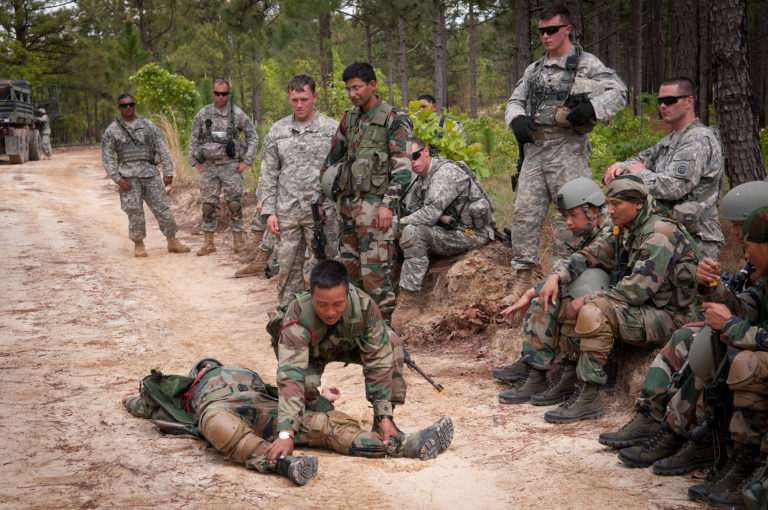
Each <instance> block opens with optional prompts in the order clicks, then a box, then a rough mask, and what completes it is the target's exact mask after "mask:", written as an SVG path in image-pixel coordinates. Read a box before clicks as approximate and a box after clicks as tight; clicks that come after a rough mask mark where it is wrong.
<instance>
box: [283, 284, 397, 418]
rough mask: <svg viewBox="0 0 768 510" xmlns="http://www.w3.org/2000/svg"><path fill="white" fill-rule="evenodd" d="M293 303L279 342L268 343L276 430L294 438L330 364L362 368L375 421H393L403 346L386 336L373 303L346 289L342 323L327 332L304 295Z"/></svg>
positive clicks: (305, 294)
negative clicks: (273, 357)
mask: <svg viewBox="0 0 768 510" xmlns="http://www.w3.org/2000/svg"><path fill="white" fill-rule="evenodd" d="M296 297H297V299H296V300H294V301H293V302H292V303H291V304H290V305H288V310H287V312H286V314H285V317H284V320H283V326H282V329H281V330H280V335H279V339H275V338H273V347H274V348H275V351H276V353H277V361H278V367H277V385H278V388H279V393H280V404H279V410H278V423H277V430H293V431H294V432H298V430H299V424H300V423H302V422H303V421H304V419H305V409H307V408H310V409H311V408H313V407H315V403H316V401H317V399H318V395H319V393H318V391H317V388H318V387H319V386H320V378H321V377H322V375H323V371H324V370H325V365H327V364H328V363H330V362H333V361H339V362H343V363H356V364H359V365H362V367H363V376H364V377H365V394H366V398H367V399H368V401H369V402H371V404H372V405H373V415H374V418H377V417H379V416H392V412H393V407H394V406H393V404H403V403H404V402H405V390H406V385H405V379H404V378H403V356H404V353H403V343H402V340H401V339H400V337H398V336H397V335H396V334H394V333H393V332H392V331H391V330H388V328H387V326H386V324H385V323H384V321H383V320H382V319H381V315H380V314H379V309H378V307H377V306H376V303H374V302H373V300H372V299H371V298H370V297H369V296H368V295H367V294H365V293H364V292H362V291H360V290H358V289H356V288H355V287H353V286H350V288H349V294H348V297H347V307H346V309H345V310H344V315H343V317H342V318H341V319H340V320H339V322H337V323H336V324H334V325H333V326H327V325H326V324H325V323H324V322H323V321H322V320H321V319H320V318H319V317H317V315H316V314H315V312H314V309H313V308H312V301H311V299H312V297H311V295H310V294H309V292H305V293H303V294H299V295H297V296H296Z"/></svg>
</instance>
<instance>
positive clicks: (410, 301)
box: [392, 287, 424, 331]
mask: <svg viewBox="0 0 768 510" xmlns="http://www.w3.org/2000/svg"><path fill="white" fill-rule="evenodd" d="M423 306H424V299H423V297H422V295H421V292H420V291H411V290H406V289H404V288H402V287H401V288H400V292H399V293H398V295H397V306H396V307H395V311H394V312H393V313H392V328H393V329H395V331H399V330H400V329H401V328H403V327H405V325H406V324H408V323H409V322H410V321H412V320H413V319H414V318H416V316H417V315H418V314H419V313H421V309H422V307H423Z"/></svg>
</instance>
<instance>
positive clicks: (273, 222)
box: [267, 214, 280, 236]
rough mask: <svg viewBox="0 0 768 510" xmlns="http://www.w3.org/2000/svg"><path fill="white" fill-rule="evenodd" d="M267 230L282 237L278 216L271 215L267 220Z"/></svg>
mask: <svg viewBox="0 0 768 510" xmlns="http://www.w3.org/2000/svg"><path fill="white" fill-rule="evenodd" d="M267 228H268V229H269V231H270V232H272V234H273V235H276V236H279V235H280V225H279V224H278V222H277V216H276V215H274V214H270V215H269V217H268V218H267Z"/></svg>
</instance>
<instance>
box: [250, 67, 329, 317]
mask: <svg viewBox="0 0 768 510" xmlns="http://www.w3.org/2000/svg"><path fill="white" fill-rule="evenodd" d="M287 88H288V99H289V102H290V105H291V110H293V115H289V116H288V117H284V118H282V119H280V120H278V121H277V122H275V124H274V125H273V126H272V128H270V130H269V133H268V134H267V137H266V138H265V139H264V145H263V147H262V149H261V178H260V179H259V190H260V191H261V194H260V195H259V198H260V199H261V201H262V209H261V215H262V216H266V217H267V228H268V229H269V232H270V233H271V234H273V235H275V236H278V239H279V241H280V248H279V249H278V250H277V253H278V254H277V263H278V265H279V266H280V276H279V278H278V281H277V297H278V300H279V301H280V304H281V305H285V304H288V302H289V301H290V300H291V299H293V295H294V294H296V293H298V292H303V291H304V290H306V289H305V285H304V275H303V271H302V269H303V266H304V259H305V255H306V253H307V247H308V246H310V242H311V240H312V226H313V221H312V211H311V209H310V205H309V202H310V200H311V199H312V195H313V194H314V193H316V192H319V191H320V182H319V180H318V177H319V175H320V167H321V166H322V165H323V160H324V159H325V156H326V154H328V149H329V148H330V146H331V138H333V134H334V133H335V132H336V127H337V126H338V122H336V121H335V120H333V119H331V118H330V117H327V116H326V115H323V114H322V113H320V112H318V111H317V109H315V106H314V105H315V101H317V94H316V93H315V80H313V79H312V77H311V76H307V75H306V74H300V75H298V76H294V77H293V78H291V80H290V81H289V82H288V87H287ZM325 212H326V216H327V218H328V221H327V223H326V224H327V225H336V215H335V212H334V204H332V203H330V202H328V203H327V206H326V211H325ZM332 231H333V232H335V235H333V232H327V233H326V237H327V239H328V242H327V245H326V248H327V250H326V252H327V255H328V257H329V258H334V257H336V256H337V255H338V227H337V226H336V228H334V229H332ZM328 234H331V235H328ZM268 260H269V252H267V251H264V250H260V249H259V250H258V251H257V252H256V257H255V258H254V260H253V262H252V263H251V264H250V265H249V266H247V267H244V268H243V269H240V270H239V271H238V272H237V274H236V276H248V275H252V274H258V273H263V272H264V267H265V266H266V264H267V262H268Z"/></svg>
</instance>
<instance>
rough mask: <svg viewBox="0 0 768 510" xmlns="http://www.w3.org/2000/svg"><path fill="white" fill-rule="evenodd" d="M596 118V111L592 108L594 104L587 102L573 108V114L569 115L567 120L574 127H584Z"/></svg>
mask: <svg viewBox="0 0 768 510" xmlns="http://www.w3.org/2000/svg"><path fill="white" fill-rule="evenodd" d="M594 116H595V109H594V108H593V107H592V103H590V102H589V100H586V101H582V102H581V103H579V104H577V105H576V106H574V107H573V108H571V113H569V114H568V116H567V117H566V118H565V120H567V121H568V122H570V123H571V125H573V126H583V125H584V124H586V123H587V122H589V120H590V119H591V118H592V117H594Z"/></svg>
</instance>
